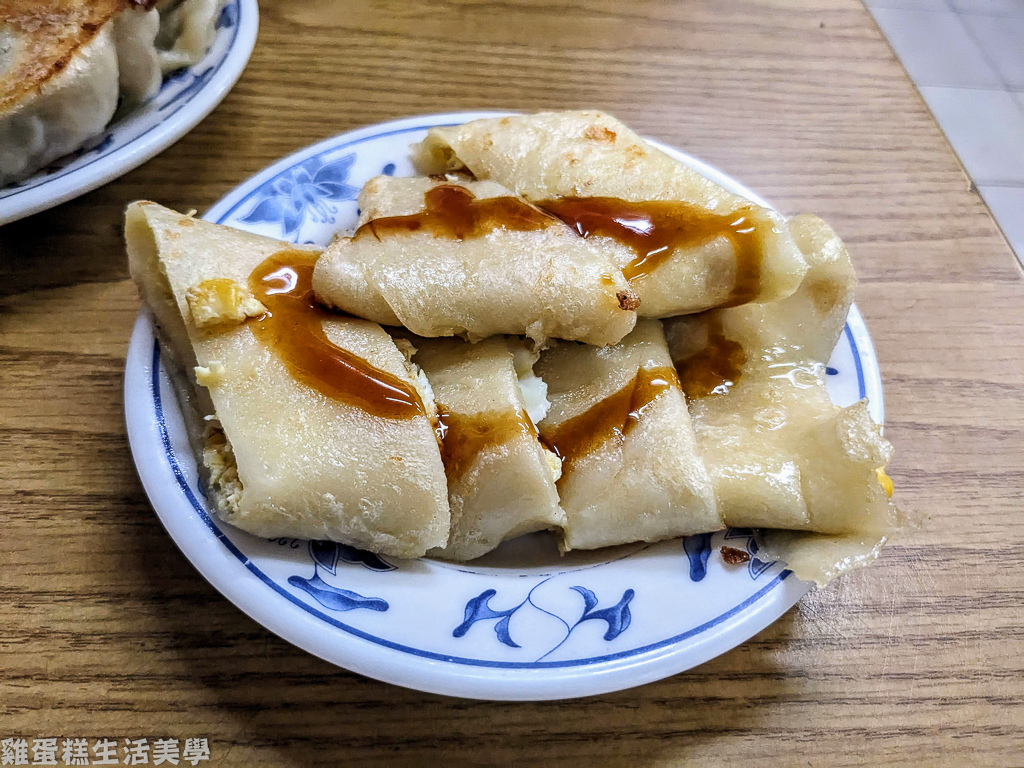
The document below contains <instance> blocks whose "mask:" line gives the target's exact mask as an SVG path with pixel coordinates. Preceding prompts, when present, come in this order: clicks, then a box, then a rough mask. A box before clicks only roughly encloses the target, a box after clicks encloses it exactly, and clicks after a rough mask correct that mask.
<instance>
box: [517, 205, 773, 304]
mask: <svg viewBox="0 0 1024 768" xmlns="http://www.w3.org/2000/svg"><path fill="white" fill-rule="evenodd" d="M537 207H538V208H541V209H542V210H545V211H547V212H548V213H550V214H552V215H553V216H557V217H558V218H559V219H561V220H562V221H564V222H565V223H566V224H568V225H569V227H570V228H572V229H574V230H575V231H576V232H577V233H579V235H580V236H581V237H591V236H593V235H601V236H604V237H609V238H611V239H613V240H615V241H617V242H619V243H622V244H623V245H625V246H627V247H628V248H630V249H631V250H632V251H633V253H634V254H635V256H634V258H633V260H632V261H631V262H630V263H629V264H627V265H626V266H625V267H623V269H622V274H623V275H625V277H626V279H627V280H629V281H631V282H632V281H633V280H635V279H638V278H641V277H644V276H646V275H649V274H650V273H651V272H653V271H654V270H656V269H657V268H658V267H660V266H661V265H662V264H663V263H665V262H666V261H667V260H669V259H670V258H672V256H673V254H674V253H675V251H676V250H677V249H679V248H692V247H696V246H698V245H701V244H703V243H706V242H709V241H711V240H714V239H715V238H717V237H725V238H728V239H729V240H730V241H731V242H732V244H733V248H734V249H735V251H736V282H735V284H734V285H733V288H732V292H731V293H730V295H729V299H728V301H727V302H726V303H725V304H724V305H723V306H730V307H731V306H738V305H740V304H746V303H748V302H750V301H753V300H754V299H756V298H757V295H758V293H759V291H760V286H761V260H762V257H763V252H764V244H763V237H762V236H761V233H760V228H759V227H758V226H757V224H756V223H755V220H754V218H753V214H754V209H753V208H751V207H745V208H742V209H740V210H738V211H736V212H735V213H730V214H728V215H725V216H722V215H719V214H716V213H713V212H711V211H708V210H707V209H705V208H701V207H699V206H696V205H690V204H689V203H683V202H667V201H661V200H650V201H646V202H640V203H636V202H630V201H628V200H620V199H619V198H617V197H562V198H555V199H552V200H541V201H540V202H538V203H537Z"/></svg>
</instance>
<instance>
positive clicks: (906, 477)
mask: <svg viewBox="0 0 1024 768" xmlns="http://www.w3.org/2000/svg"><path fill="white" fill-rule="evenodd" d="M261 12H262V19H261V31H260V37H259V41H258V43H257V45H256V51H255V54H254V55H253V58H252V61H251V63H250V65H249V68H248V69H247V70H246V72H245V74H244V75H243V76H242V78H241V80H240V82H239V83H238V85H237V86H236V87H235V89H234V91H233V92H232V93H231V94H230V95H229V96H228V97H227V99H226V100H225V101H224V103H223V104H222V105H221V106H220V107H219V108H218V109H217V110H216V111H215V112H214V113H213V114H212V115H211V116H210V117H208V118H207V119H206V120H205V121H204V122H203V123H202V124H201V125H200V126H199V127H198V128H196V129H195V130H194V131H193V132H192V133H190V134H189V135H188V136H186V137H185V138H184V139H182V140H181V141H179V142H178V143H177V144H176V145H175V146H173V147H171V148H170V149H168V150H167V151H165V152H164V153H163V154H162V155H160V156H159V157H157V158H156V159H154V160H152V161H150V162H148V163H146V164H145V165H143V166H142V167H141V168H139V169H138V170H136V171H134V172H132V173H129V174H128V175H126V176H124V177H123V178H121V179H120V180H118V181H115V182H113V183H111V184H109V185H107V186H106V187H103V188H102V189H99V190H97V191H95V192H93V193H91V194H88V195H85V196H83V197H81V198H79V199H78V200H75V201H73V202H70V203H68V204H65V205H62V206H59V207H57V208H54V209H53V210H51V211H48V212H46V213H42V214H39V215H37V216H33V217H31V218H28V219H25V220H23V221H20V222H17V223H14V224H10V225H8V226H5V227H2V228H0V273H2V281H0V289H2V292H3V296H2V297H0V307H2V315H0V514H2V517H0V520H2V526H3V527H2V545H0V737H3V738H6V737H9V736H24V737H27V738H29V740H30V743H31V739H32V738H41V737H62V738H64V737H85V738H89V739H95V738H99V737H112V738H119V739H123V738H125V737H130V738H141V737H148V738H149V739H150V740H151V741H152V740H153V739H154V738H164V737H174V738H179V739H185V738H190V737H207V738H208V739H209V744H210V750H211V754H212V758H213V760H212V764H217V765H255V764H259V765H275V766H292V765H296V766H300V765H334V764H340V763H341V762H342V761H345V762H349V761H352V764H356V765H372V764H387V765H395V766H420V765H428V764H433V763H440V762H441V761H446V762H451V763H452V764H455V762H456V761H457V763H458V764H462V765H492V764H504V763H513V762H514V763H515V764H517V765H599V764H600V765H620V764H621V765H630V766H642V765H648V764H650V765H673V766H674V765H683V764H687V763H694V764H700V765H716V764H740V763H741V761H748V760H749V761H751V763H760V764H769V765H774V764H791V765H795V764H800V765H805V764H806V765H878V764H880V763H905V762H910V761H911V760H915V761H919V762H920V763H921V764H923V765H939V764H947V765H952V764H956V765H965V764H978V765H982V764H984V765H1010V764H1018V765H1020V764H1024V541H1022V540H1024V510H1022V506H1024V505H1022V487H1024V282H1022V279H1021V271H1020V268H1019V267H1018V265H1017V263H1016V261H1015V260H1014V257H1013V255H1012V253H1011V251H1010V249H1009V247H1008V246H1007V244H1006V242H1005V240H1004V239H1003V237H1002V236H1001V235H1000V233H999V231H998V229H997V227H996V226H995V224H994V223H993V221H992V218H991V217H990V215H989V214H988V212H987V210H986V209H985V206H984V205H983V204H982V202H981V200H980V198H979V197H978V194H977V192H976V191H975V190H974V189H973V188H972V187H971V185H970V184H969V181H968V179H967V177H966V176H965V174H964V173H963V171H962V170H961V169H960V167H959V165H958V164H957V161H956V158H955V156H954V154H953V152H952V151H951V150H950V148H949V146H948V144H947V143H946V141H945V140H944V138H943V137H942V135H941V133H940V131H939V129H938V128H937V126H936V124H935V121H934V120H933V119H932V118H931V116H930V115H929V114H928V112H927V110H926V109H925V107H924V105H923V103H922V102H921V100H920V98H919V97H918V95H917V94H916V92H915V90H914V88H913V86H912V84H911V83H910V81H909V80H908V79H907V77H906V75H905V74H904V72H903V70H902V69H901V67H900V65H899V63H898V62H897V61H896V60H895V59H894V57H893V55H892V53H891V52H890V50H889V48H888V46H887V44H886V42H885V40H884V39H883V38H882V36H881V35H880V34H879V32H878V30H877V28H876V27H875V25H874V23H873V22H872V21H871V19H870V17H869V16H868V14H867V13H866V12H865V10H864V8H863V7H862V6H861V5H860V4H859V2H857V0H751V2H734V1H732V0H723V1H721V2H715V3H708V2H701V1H700V0H692V1H689V2H681V1H673V0H636V1H635V2H622V1H621V0H596V1H594V2H585V1H584V0H560V1H556V0H523V1H522V2H512V1H511V0H509V1H507V2H487V1H486V0H393V1H390V2H385V1H383V0H375V1H373V2H359V3H357V2H350V3H346V2H342V0H273V1H271V0H267V1H266V2H263V3H262V8H261ZM584 106H586V107H598V108H602V109H605V110H607V111H610V112H611V113H613V114H615V115H617V116H619V117H620V118H622V119H624V120H625V121H626V122H627V123H629V124H630V125H631V126H633V127H634V128H636V129H637V130H638V131H640V132H641V133H644V134H647V135H649V136H653V137H656V138H658V139H660V140H662V141H665V142H668V143H670V144H674V145H676V146H678V147H681V148H683V149H685V150H687V151H689V152H692V153H693V154H695V155H697V156H699V157H701V158H703V159H705V160H707V161H709V162H711V163H712V164H714V165H716V166H718V167H719V168H721V169H723V170H724V171H726V172H727V173H729V174H732V175H734V176H736V177H738V178H740V179H742V180H743V181H744V182H746V183H747V184H748V185H750V186H751V187H752V188H754V189H756V190H758V191H759V192H760V193H762V194H763V195H764V196H766V197H767V198H768V199H770V200H772V201H773V202H774V203H775V204H776V205H777V206H778V207H779V208H780V209H781V210H783V211H784V212H786V213H795V212H798V211H804V210H808V211H813V212H815V213H818V214H820V215H821V216H823V217H824V218H826V219H827V220H828V221H830V222H831V223H832V224H833V225H834V226H835V227H836V229H837V230H838V231H839V232H840V233H841V234H842V236H843V237H844V238H845V239H846V241H847V243H848V244H849V246H850V250H851V252H852V254H853V258H854V261H855V264H856V266H857V270H858V273H859V275H860V278H861V286H860V292H859V295H858V299H857V300H858V304H859V305H860V307H861V310H862V311H863V313H864V315H865V317H866V319H867V322H868V325H869V327H870V329H871V332H872V334H873V337H874V340H875V344H876V346H877V349H878V356H879V358H880V360H881V366H882V371H883V377H884V380H885V390H886V410H887V414H888V417H887V429H888V435H889V436H890V437H891V439H892V441H893V442H894V443H895V445H896V447H897V450H898V455H897V458H896V460H895V462H894V464H893V465H892V468H891V474H892V476H893V478H894V479H895V481H896V486H897V494H898V496H897V499H898V501H899V503H900V504H901V505H903V506H906V507H908V508H914V509H917V510H920V511H921V512H923V513H924V514H926V515H927V517H928V522H927V526H926V528H925V529H924V530H923V531H921V532H920V533H918V534H915V535H914V536H913V537H912V538H910V539H909V540H907V541H905V542H904V543H902V544H901V545H899V546H895V547H892V548H890V549H889V550H887V551H886V552H885V554H884V555H883V556H882V558H881V560H880V562H879V563H878V564H877V565H876V566H875V567H872V568H869V569H867V570H863V571H860V572H858V573H855V574H853V575H850V576H848V577H846V578H843V579H841V580H839V581H838V582H836V583H834V584H833V585H831V586H830V587H828V588H827V589H824V590H820V591H818V592H815V593H812V594H811V595H809V596H808V597H806V598H805V599H804V600H803V601H802V602H801V603H800V604H799V605H798V606H797V607H795V608H794V609H793V610H791V611H790V612H789V613H788V614H786V615H785V616H784V617H783V618H782V619H780V620H779V621H778V622H776V623H775V624H774V625H772V626H771V627H769V628H768V629H766V630H765V631H763V632H761V633H760V634H759V635H758V636H756V637H755V638H754V639H753V640H751V641H750V642H748V643H745V644H743V645H742V646H740V647H738V648H736V649H734V650H732V651H730V652H728V653H726V654H724V655H723V656H721V657H719V658H717V659H715V660H714V661H711V662H709V663H707V664H704V665H703V666H701V667H698V668H697V669H694V670H691V671H690V672H686V673H684V674H680V675H676V676H675V677H672V678H669V679H666V680H663V681H661V682H658V683H653V684H650V685H646V686H644V687H641V688H637V689H634V690H629V691H623V692H620V693H615V694H611V695H606V696H600V697H595V698H591V699H586V700H581V701H571V702H562V703H559V702H549V703H538V704H502V703H477V702H468V701H461V700H455V699H447V698H444V697H440V696H432V695H426V694H421V693H416V692H413V691H409V690H404V689H401V688H397V687H394V686H391V685H386V684H383V683H379V682H376V681H374V680H370V679H367V678H364V677H360V676H358V675H354V674H350V673H348V672H345V671H343V670H340V669H337V668H335V667H333V666H331V665H330V664H328V663H326V662H323V661H321V660H319V659H317V658H314V657H313V656H310V655H308V654H306V653H304V652H302V651H300V650H298V649H296V648H294V647H292V646H291V645H289V644H288V643H286V642H285V641H283V640H281V639H279V638H278V637H276V636H275V635H273V634H271V633H270V632H268V631H267V630H265V629H263V628H262V627H261V626H259V625H258V624H256V623H255V622H253V621H252V620H250V619H249V618H247V617H246V616H245V615H243V614H242V613H241V612H240V611H239V610H237V609H236V608H235V607H234V606H232V605H231V604H230V603H229V602H227V600H225V599H224V598H222V597H221V596H220V595H219V594H218V593H217V592H216V591H215V590H214V589H213V588H212V587H211V586H210V585H209V584H207V583H206V582H205V581H204V580H203V579H202V578H201V577H200V576H199V575H198V574H197V572H196V571H195V570H194V569H193V568H192V567H191V566H190V565H189V563H188V562H187V561H186V559H185V557H184V556H183V555H182V554H181V553H180V552H179V551H178V550H177V549H176V547H175V546H174V545H173V544H172V542H171V540H170V538H169V537H168V536H167V534H166V533H165V532H164V530H163V528H162V527H161V525H160V523H159V522H158V521H157V518H156V516H155V515H154V514H153V512H152V510H151V508H150V505H149V502H148V501H147V499H146V496H145V494H144V493H143V490H142V487H141V485H140V484H139V481H138V479H137V478H136V474H135V470H134V468H133V466H132V463H131V458H130V456H129V451H128V444H127V440H126V437H125V428H124V421H123V416H122V400H121V386H122V372H123V367H124V358H125V350H126V347H127V343H128V336H129V331H130V329H131V326H132V322H133V320H134V319H135V316H136V313H137V311H138V308H139V302H138V299H137V297H136V292H135V289H134V287H133V285H132V284H131V283H130V282H129V281H128V280H127V279H126V278H127V267H126V262H125V256H124V252H123V246H122V242H121V232H120V230H121V217H122V210H123V208H124V206H125V204H126V203H127V202H128V201H130V200H133V199H135V198H140V197H147V198H150V199H153V200H157V201H160V202H162V203H165V204H167V205H170V206H175V207H178V208H182V209H187V208H198V209H200V210H202V209H205V208H206V207H207V206H209V205H210V204H211V203H213V202H214V201H215V200H217V199H218V198H219V197H220V196H221V195H223V194H224V193H225V192H227V191H228V190H230V189H231V188H232V187H234V186H235V185H237V184H238V183H239V182H241V181H242V180H243V179H245V178H247V177H248V176H250V175H251V174H253V173H255V172H256V171H258V170H260V169H262V168H263V167H264V166H266V165H267V164H269V163H271V162H272V161H274V160H276V159H277V158H280V157H282V156H283V155H286V154H288V153H290V152H292V151H293V150H296V149H298V148H300V147H303V146H306V145H307V144H310V143H312V142H315V141H317V140H319V139H322V138H324V137H327V136H332V135H334V134H337V133H339V132H342V131H346V130H349V129H351V128H355V127H357V126H361V125H366V124H369V123H374V122H378V121H382V120H388V119H391V118H395V117H399V116H404V115H412V114H418V113H426V112H436V111H450V110H457V109H472V108H506V109H517V110H531V109H537V108H567V107H584Z"/></svg>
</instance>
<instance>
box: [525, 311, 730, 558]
mask: <svg viewBox="0 0 1024 768" xmlns="http://www.w3.org/2000/svg"><path fill="white" fill-rule="evenodd" d="M536 371H537V374H538V375H539V376H540V377H541V379H542V380H543V381H544V382H545V383H546V384H547V387H548V397H549V399H550V401H551V410H550V411H549V412H548V415H547V417H546V418H545V419H544V420H543V421H541V422H540V424H539V425H538V429H539V430H540V435H541V439H542V440H543V441H544V442H545V443H546V444H547V445H548V446H549V447H551V448H552V449H553V450H554V451H555V453H557V454H558V455H559V456H560V457H561V459H562V477H561V479H560V480H559V481H558V492H559V495H560V497H561V500H562V509H564V510H565V514H566V518H567V522H566V526H565V530H564V548H565V549H567V550H569V549H594V548H597V547H604V546H611V545H615V544H623V543H626V542H631V541H658V540H660V539H668V538H672V537H674V536H682V535H685V534H690V533H700V532H704V531H715V530H718V529H719V528H721V527H722V520H721V518H720V517H719V515H718V511H717V509H716V505H715V498H714V493H713V491H712V487H711V481H710V479H709V478H708V474H707V471H706V470H705V469H704V465H703V464H702V462H701V460H700V458H699V456H698V454H697V443H696V440H695V438H694V433H693V428H692V427H691V425H690V417H689V415H688V413H687V410H686V401H685V400H684V398H683V393H682V391H681V390H680V388H679V382H678V380H677V379H676V372H675V369H674V368H673V367H672V360H671V358H670V356H669V352H668V348H667V346H666V344H665V336H664V333H663V332H662V329H661V323H660V322H659V321H657V320H640V321H639V322H637V325H636V328H635V329H634V330H633V331H632V333H630V334H629V335H628V336H627V337H626V338H625V339H623V340H622V341H621V342H619V343H618V344H616V345H614V346H610V347H604V348H599V347H593V346H588V345H584V344H577V343H574V342H559V343H557V344H556V345H555V346H554V347H552V348H551V349H548V350H546V351H545V352H543V353H541V357H540V360H539V361H538V363H537V365H536Z"/></svg>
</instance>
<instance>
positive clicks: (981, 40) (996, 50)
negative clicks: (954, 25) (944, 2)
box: [960, 2, 1024, 88]
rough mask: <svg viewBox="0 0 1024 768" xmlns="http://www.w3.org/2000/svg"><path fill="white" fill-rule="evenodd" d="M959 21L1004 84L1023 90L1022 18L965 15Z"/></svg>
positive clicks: (1023, 16) (1023, 39)
mask: <svg viewBox="0 0 1024 768" xmlns="http://www.w3.org/2000/svg"><path fill="white" fill-rule="evenodd" d="M1021 7H1022V8H1024V2H1022V3H1021ZM960 18H961V20H962V21H963V23H964V24H965V25H966V26H967V29H968V30H970V32H971V34H972V35H973V36H974V42H975V43H976V44H977V45H978V47H979V48H981V49H982V50H983V51H984V55H985V57H986V58H987V59H988V60H989V61H990V62H991V63H992V64H993V65H994V66H995V69H996V72H997V73H998V74H999V76H1000V77H1001V78H1002V79H1003V81H1004V82H1005V83H1006V84H1007V85H1009V86H1010V87H1011V88H1024V15H1021V16H1019V17H1012V18H1011V17H1008V16H975V15H973V14H969V13H965V14H963V15H962V16H961V17H960Z"/></svg>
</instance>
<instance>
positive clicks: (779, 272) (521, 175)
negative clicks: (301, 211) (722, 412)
mask: <svg viewBox="0 0 1024 768" xmlns="http://www.w3.org/2000/svg"><path fill="white" fill-rule="evenodd" d="M413 156H414V160H415V162H416V163H417V166H418V167H419V168H420V170H422V171H424V172H426V173H447V172H453V171H469V172H470V173H472V174H473V175H474V176H475V177H476V178H478V179H488V180H490V181H495V182H497V183H499V184H502V185H503V186H505V187H508V188H509V189H512V190H515V191H516V192H517V193H518V194H520V195H522V196H523V197H525V198H526V199H527V200H529V201H530V202H532V203H534V204H536V205H537V206H539V207H540V208H543V209H544V210H547V211H549V212H550V213H552V214H554V215H556V216H558V217H559V218H561V219H563V220H564V221H565V222H566V223H568V224H569V225H570V226H572V227H573V228H574V229H576V230H577V231H578V232H579V233H580V234H581V235H583V236H585V237H587V238H589V239H593V240H595V241H598V242H600V243H601V245H602V246H603V247H604V248H606V249H607V250H608V251H609V252H611V253H613V254H614V258H615V260H616V262H617V263H618V264H619V266H620V267H621V268H622V270H623V272H624V273H625V276H626V278H627V279H628V280H629V281H630V285H631V286H632V287H633V289H634V290H635V291H636V292H637V295H638V296H639V298H640V308H639V314H640V316H641V317H670V316H673V315H683V314H690V313H693V312H699V311H701V310H705V309H709V308H712V307H720V306H737V305H740V304H744V303H747V302H751V301H756V302H765V301H774V300H776V299H780V298H784V297H786V296H788V295H790V294H791V293H793V291H795V290H796V288H797V286H798V285H799V284H800V280H801V278H802V277H803V274H804V272H805V271H806V264H805V263H804V260H803V259H802V258H801V256H800V251H799V249H798V248H797V247H796V245H795V244H794V243H793V240H792V238H791V237H790V235H789V230H788V229H787V227H786V226H785V220H784V219H783V218H782V217H781V216H780V215H779V214H777V213H775V212H774V211H771V210H768V209H766V208H762V207H760V206H758V205H755V204H753V203H751V202H750V201H748V200H745V199H743V198H741V197H739V196H737V195H734V194H732V193H731V192H728V191H726V190H725V189H723V188H722V187H720V186H718V185H717V184H715V183H714V182H712V181H711V180H710V179H707V178H705V177H704V176H701V175H700V174H699V173H697V172H696V171H694V170H693V169H691V168H690V167H688V166H686V165H684V164H683V163H681V162H679V161H678V160H675V159H674V158H672V157H669V156H668V155H667V154H665V153H664V152H661V151H660V150H658V149H656V148H654V147H652V146H651V145H650V144H648V143H646V142H645V141H644V140H643V139H641V138H640V137H639V136H637V135H636V134H635V133H633V131H631V130H630V129H629V128H627V127H626V126H625V125H623V124H622V123H621V122H619V121H618V120H616V119H615V118H613V117H610V116H608V115H605V114H602V113H600V112H540V113H537V114H533V115H522V116H516V117H503V118H493V119H487V120H475V121H473V122H470V123H466V124H465V125H461V126H454V127H438V128H431V129H430V131H429V132H428V134H427V138H426V139H425V140H424V141H423V142H422V143H421V144H419V145H416V146H414V148H413Z"/></svg>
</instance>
